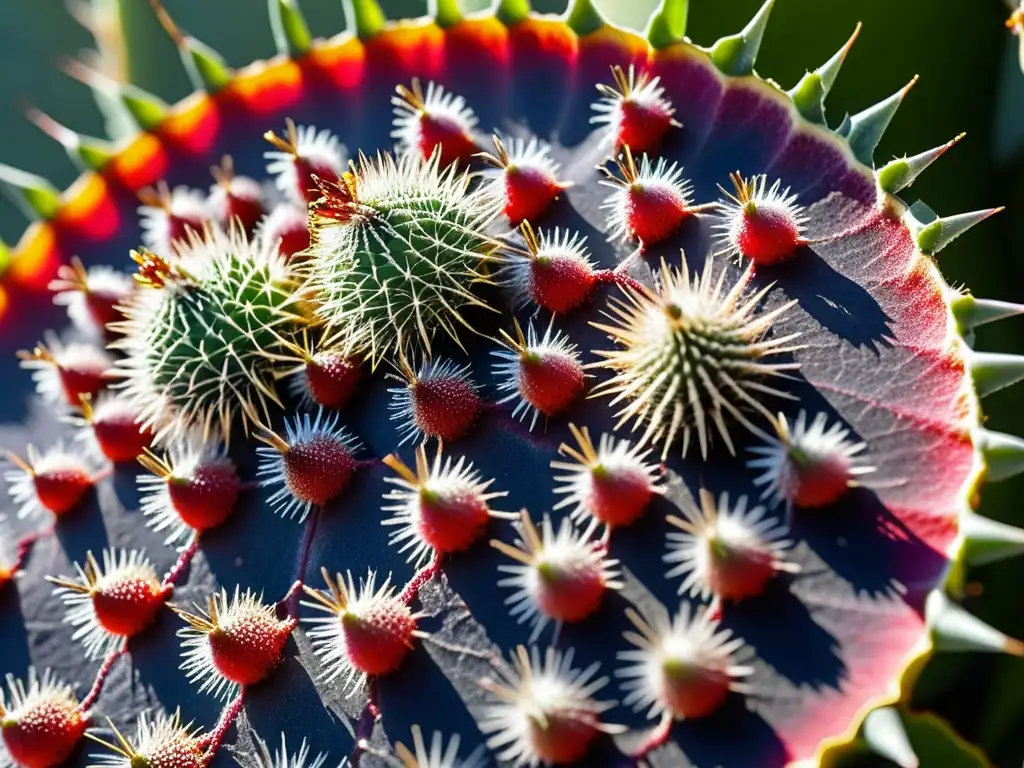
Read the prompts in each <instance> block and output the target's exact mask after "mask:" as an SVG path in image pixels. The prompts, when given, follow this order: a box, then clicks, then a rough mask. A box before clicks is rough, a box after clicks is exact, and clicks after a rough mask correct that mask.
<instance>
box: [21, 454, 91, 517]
mask: <svg viewBox="0 0 1024 768" xmlns="http://www.w3.org/2000/svg"><path fill="white" fill-rule="evenodd" d="M6 457H7V460H8V461H10V462H11V463H12V464H14V466H15V467H16V469H13V470H10V471H8V472H5V473H4V480H6V481H7V483H8V488H7V491H8V493H10V495H11V499H12V500H13V501H14V503H15V504H17V505H18V517H19V518H20V519H24V518H26V517H29V516H30V515H34V514H36V513H37V512H40V511H43V510H45V511H47V512H51V513H53V514H54V515H56V516H57V517H60V516H61V515H64V514H66V513H68V512H70V511H71V510H72V509H74V507H75V506H76V505H77V504H78V502H79V501H81V500H82V497H83V496H84V495H85V493H86V491H88V490H89V489H90V488H92V486H93V474H92V468H91V467H90V465H89V464H88V463H87V461H86V460H85V459H84V458H83V457H81V456H77V455H75V454H73V453H69V452H68V451H66V450H64V446H63V444H62V443H57V444H56V445H54V446H53V447H52V448H50V449H48V450H46V451H44V452H43V453H42V454H40V453H38V452H37V451H36V449H35V448H34V447H33V446H31V445H30V446H29V447H28V451H27V458H26V459H22V458H21V457H20V456H18V455H17V454H14V453H10V452H8V453H7V454H6Z"/></svg>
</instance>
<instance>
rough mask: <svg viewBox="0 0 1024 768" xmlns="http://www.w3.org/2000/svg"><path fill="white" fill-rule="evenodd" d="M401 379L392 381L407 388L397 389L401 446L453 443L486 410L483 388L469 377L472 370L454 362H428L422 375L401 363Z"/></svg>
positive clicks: (394, 407) (395, 417)
mask: <svg viewBox="0 0 1024 768" xmlns="http://www.w3.org/2000/svg"><path fill="white" fill-rule="evenodd" d="M399 371H400V373H401V376H397V375H394V374H392V375H391V376H392V378H397V379H399V381H402V382H403V384H404V386H402V387H393V388H391V389H389V390H388V391H389V392H390V393H391V402H390V403H388V410H390V411H391V420H392V421H398V422H400V423H399V425H398V430H399V432H400V433H401V434H402V439H401V440H400V441H399V443H398V444H399V445H404V444H405V443H407V442H409V441H411V440H425V439H427V438H431V437H436V438H438V439H439V440H443V441H445V442H450V441H452V440H457V439H458V438H460V437H462V436H463V435H464V434H466V432H467V431H468V430H469V428H470V427H471V426H473V423H474V422H475V421H476V420H477V418H478V417H479V415H480V411H481V410H482V409H483V400H481V398H480V394H479V387H478V386H477V385H476V383H474V382H473V380H472V379H471V378H470V377H469V372H470V366H469V365H465V366H462V367H459V366H457V365H456V364H455V363H453V362H452V361H451V360H441V359H437V360H427V361H426V362H425V363H423V365H422V366H420V369H419V370H418V371H414V370H413V369H412V367H411V366H410V365H409V364H408V363H407V362H406V361H405V360H404V359H400V360H399Z"/></svg>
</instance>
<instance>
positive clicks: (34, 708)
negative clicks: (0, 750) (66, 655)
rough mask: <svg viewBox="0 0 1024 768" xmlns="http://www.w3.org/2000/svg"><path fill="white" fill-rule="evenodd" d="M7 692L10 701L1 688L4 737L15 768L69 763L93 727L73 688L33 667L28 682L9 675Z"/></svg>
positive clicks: (0, 718)
mask: <svg viewBox="0 0 1024 768" xmlns="http://www.w3.org/2000/svg"><path fill="white" fill-rule="evenodd" d="M7 691H8V695H9V697H10V698H9V699H7V698H5V697H4V692H3V689H2V688H0V736H2V737H3V743H4V746H5V747H6V748H7V754H8V755H9V756H10V758H11V759H12V760H13V761H14V764H15V765H16V766H23V767H24V768H53V767H54V766H57V765H60V764H61V763H63V762H64V761H65V760H67V759H68V757H70V756H71V753H72V751H74V749H75V747H76V746H78V742H79V741H81V739H82V736H83V735H84V734H85V729H86V727H87V726H88V724H89V721H88V717H87V715H86V713H85V712H84V711H82V706H81V704H79V703H78V699H77V698H75V693H74V690H73V689H72V687H71V686H70V685H68V684H67V683H64V682H62V681H60V680H58V679H57V677H56V676H55V675H54V674H53V672H52V671H50V670H49V669H47V670H44V671H43V674H42V676H39V675H38V674H37V673H36V670H35V668H33V667H29V670H28V679H27V681H26V682H22V681H21V680H15V679H14V675H7Z"/></svg>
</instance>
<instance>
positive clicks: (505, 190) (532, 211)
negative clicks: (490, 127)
mask: <svg viewBox="0 0 1024 768" xmlns="http://www.w3.org/2000/svg"><path fill="white" fill-rule="evenodd" d="M493 140H494V149H495V152H494V154H493V155H492V154H490V153H486V152H485V153H481V155H480V157H481V159H482V160H483V161H484V162H485V163H487V165H489V166H490V168H488V169H487V170H485V171H484V172H483V174H482V176H483V177H484V178H485V179H487V181H488V183H489V184H490V185H491V190H492V192H493V194H494V195H495V196H497V197H499V198H500V199H502V200H503V201H504V202H505V208H504V212H505V218H507V219H508V221H509V223H510V224H511V225H512V226H516V225H518V224H519V223H520V222H524V221H527V220H531V219H536V218H537V217H539V216H541V215H542V214H543V213H544V212H545V211H547V209H548V208H550V207H551V204H552V203H553V202H554V201H555V199H556V198H557V197H558V196H559V195H560V194H561V193H562V192H564V191H565V190H566V189H568V188H569V187H570V186H572V184H571V183H570V182H564V181H559V180H558V169H559V165H558V163H556V162H555V161H554V160H552V159H551V148H550V147H549V146H548V145H547V144H545V143H544V142H542V141H541V140H540V139H538V138H537V137H536V136H534V137H532V138H530V139H529V141H527V140H525V139H521V138H512V139H509V140H508V144H507V145H506V143H505V142H503V141H502V140H501V139H500V138H499V137H498V135H497V134H495V135H494V137H493Z"/></svg>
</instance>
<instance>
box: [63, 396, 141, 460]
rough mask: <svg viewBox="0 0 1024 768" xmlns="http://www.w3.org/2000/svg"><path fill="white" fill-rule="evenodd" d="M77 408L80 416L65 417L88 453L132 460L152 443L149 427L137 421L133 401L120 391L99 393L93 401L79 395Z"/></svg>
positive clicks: (136, 412) (114, 458)
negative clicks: (73, 427) (120, 393)
mask: <svg viewBox="0 0 1024 768" xmlns="http://www.w3.org/2000/svg"><path fill="white" fill-rule="evenodd" d="M80 408H81V416H73V417H71V418H69V419H68V421H69V423H71V424H73V425H74V426H76V427H78V429H79V432H78V436H77V437H78V440H79V442H81V443H83V444H84V445H85V446H86V450H87V451H89V452H90V453H91V454H92V455H95V456H98V457H106V458H107V459H109V460H110V461H112V462H114V463H117V464H120V463H124V462H127V461H135V459H137V458H138V457H139V456H140V455H141V454H142V452H143V451H144V450H146V449H147V448H149V447H150V446H151V445H152V444H153V437H154V435H153V430H152V429H150V428H149V427H147V426H146V425H145V424H141V423H140V422H139V420H138V411H137V410H136V407H135V405H134V404H133V403H132V402H131V401H130V400H128V399H127V398H125V397H124V396H123V395H113V394H109V393H101V394H100V396H99V398H97V400H96V402H95V404H93V401H92V398H91V397H86V396H83V397H82V399H81V404H80Z"/></svg>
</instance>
